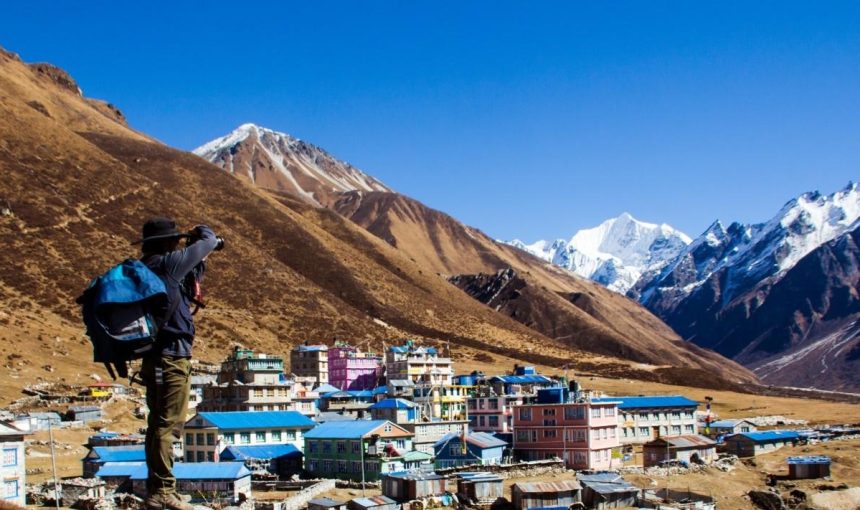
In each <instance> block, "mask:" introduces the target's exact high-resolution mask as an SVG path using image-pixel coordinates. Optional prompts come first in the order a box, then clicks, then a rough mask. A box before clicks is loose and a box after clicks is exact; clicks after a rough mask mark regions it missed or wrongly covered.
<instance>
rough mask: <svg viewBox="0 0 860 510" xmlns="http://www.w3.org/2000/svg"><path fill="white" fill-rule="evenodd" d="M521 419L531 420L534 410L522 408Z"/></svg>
mask: <svg viewBox="0 0 860 510" xmlns="http://www.w3.org/2000/svg"><path fill="white" fill-rule="evenodd" d="M520 419H521V420H523V421H531V419H532V410H531V409H529V408H526V407H523V408H520Z"/></svg>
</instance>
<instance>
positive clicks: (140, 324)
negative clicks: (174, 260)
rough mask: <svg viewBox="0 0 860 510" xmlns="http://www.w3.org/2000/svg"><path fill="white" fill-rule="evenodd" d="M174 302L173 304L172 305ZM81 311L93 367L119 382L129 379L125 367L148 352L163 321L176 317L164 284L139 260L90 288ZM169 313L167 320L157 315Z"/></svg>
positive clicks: (128, 262) (113, 270)
mask: <svg viewBox="0 0 860 510" xmlns="http://www.w3.org/2000/svg"><path fill="white" fill-rule="evenodd" d="M174 301H175V300H174ZM76 302H77V303H78V304H80V305H81V313H82V315H83V320H84V325H85V326H86V328H87V336H89V337H90V341H91V342H92V344H93V361H95V362H97V363H104V365H105V367H106V368H107V371H108V373H109V374H110V376H111V377H112V378H113V379H114V380H115V379H116V378H117V374H119V376H120V377H128V366H127V363H128V361H130V360H133V359H137V358H142V357H143V356H144V355H145V354H146V353H148V352H150V351H151V350H152V349H153V346H154V345H155V342H156V340H157V338H158V332H159V330H160V329H161V327H162V325H163V323H164V321H165V320H166V319H167V318H168V317H170V316H171V315H172V311H175V309H176V307H175V305H176V303H171V306H170V307H167V306H166V305H167V303H169V302H170V299H169V297H168V293H167V289H166V287H165V286H164V282H163V281H162V280H161V278H159V277H158V275H156V274H155V273H153V272H152V270H151V269H149V268H148V267H147V266H146V264H144V263H143V262H141V261H139V260H135V259H127V260H124V261H123V262H121V263H119V264H117V265H116V266H114V267H112V268H111V269H110V270H108V272H106V273H105V274H103V275H101V276H98V277H96V278H94V279H93V281H92V282H90V285H89V287H87V289H86V290H85V291H84V292H83V294H82V295H81V296H80V297H79V298H78V299H77V300H76ZM165 308H168V312H167V314H166V315H164V316H160V314H159V312H158V311H159V310H164V309H165Z"/></svg>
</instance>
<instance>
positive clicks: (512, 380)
mask: <svg viewBox="0 0 860 510" xmlns="http://www.w3.org/2000/svg"><path fill="white" fill-rule="evenodd" d="M490 381H491V382H492V381H501V382H503V383H506V384H555V381H554V380H552V379H550V378H549V377H547V376H545V375H497V376H494V377H493V378H492V379H490Z"/></svg>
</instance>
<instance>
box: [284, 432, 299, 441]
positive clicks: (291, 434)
mask: <svg viewBox="0 0 860 510" xmlns="http://www.w3.org/2000/svg"><path fill="white" fill-rule="evenodd" d="M284 436H286V439H287V441H295V440H296V431H295V430H285V431H284Z"/></svg>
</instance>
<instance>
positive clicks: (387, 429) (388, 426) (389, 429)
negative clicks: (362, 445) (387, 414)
mask: <svg viewBox="0 0 860 510" xmlns="http://www.w3.org/2000/svg"><path fill="white" fill-rule="evenodd" d="M383 430H384V431H385V432H391V424H390V423H386V424H385V428H383Z"/></svg>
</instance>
